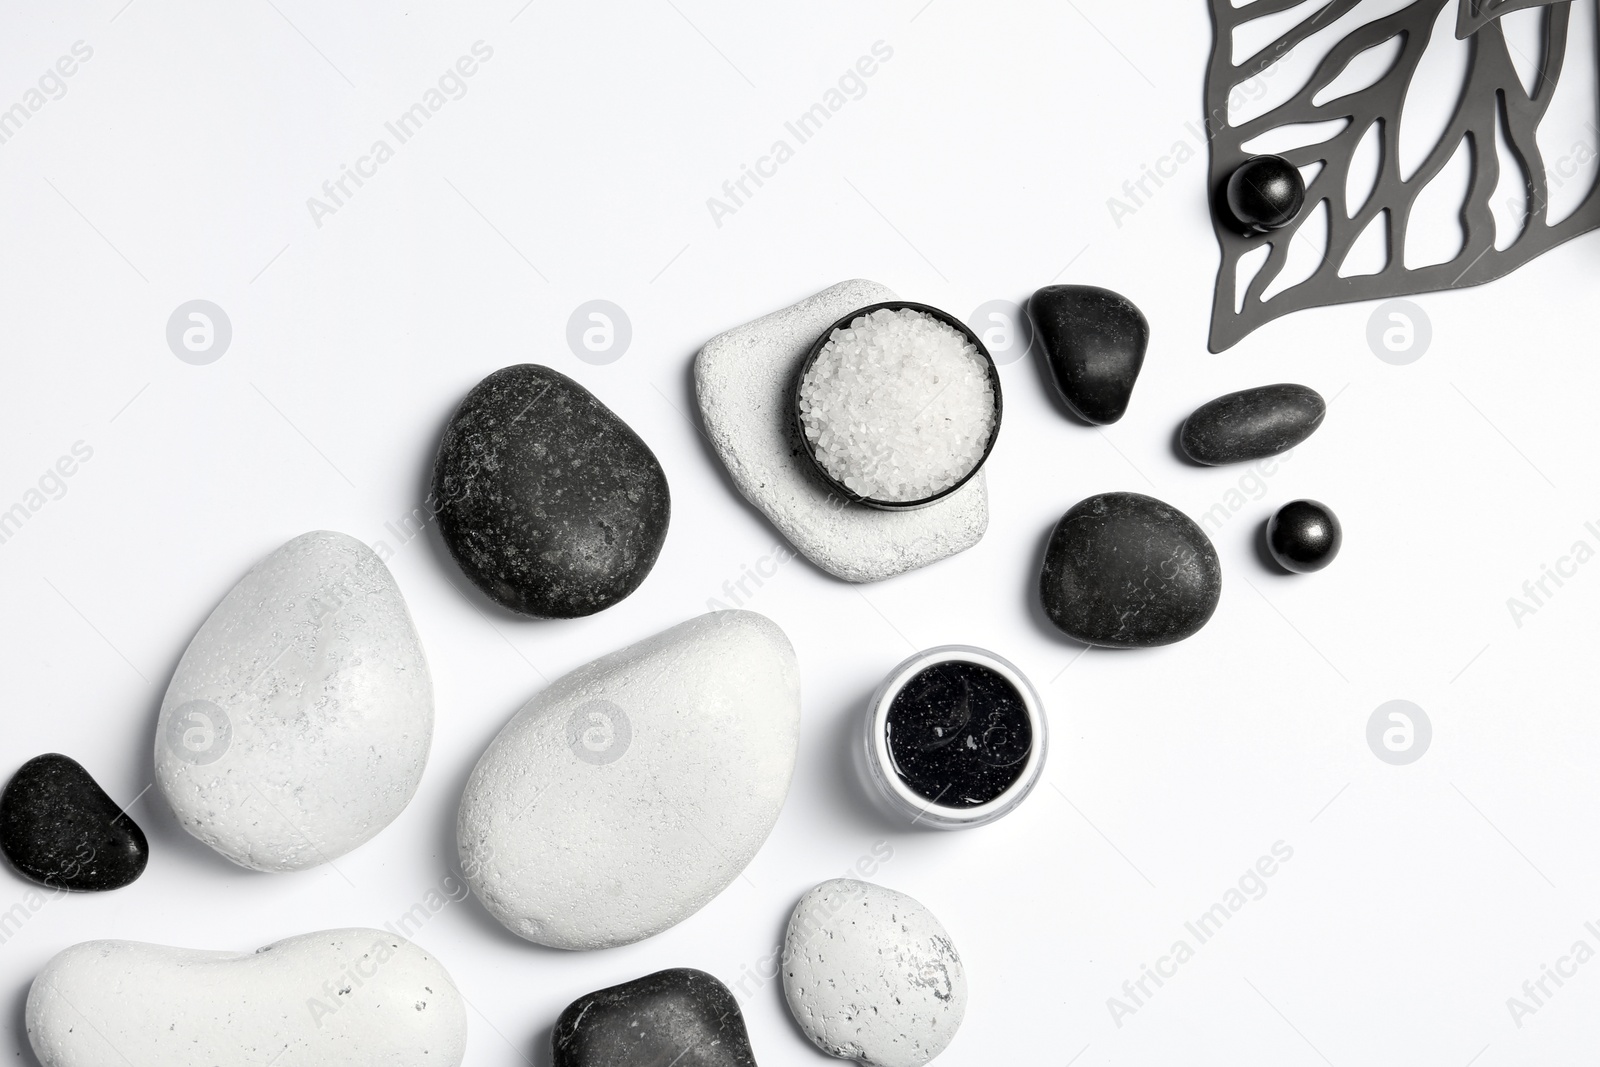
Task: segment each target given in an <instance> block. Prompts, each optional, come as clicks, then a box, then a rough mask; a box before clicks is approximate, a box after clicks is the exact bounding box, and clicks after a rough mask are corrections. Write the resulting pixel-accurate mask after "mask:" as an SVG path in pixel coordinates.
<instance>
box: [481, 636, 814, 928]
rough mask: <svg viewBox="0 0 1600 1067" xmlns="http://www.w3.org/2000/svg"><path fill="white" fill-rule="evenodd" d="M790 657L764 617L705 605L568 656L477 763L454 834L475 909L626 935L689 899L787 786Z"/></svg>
mask: <svg viewBox="0 0 1600 1067" xmlns="http://www.w3.org/2000/svg"><path fill="white" fill-rule="evenodd" d="M799 728H800V671H799V665H798V664H797V663H796V662H795V656H794V648H793V647H792V646H791V645H790V644H789V639H788V638H787V637H786V636H785V635H784V633H783V631H782V630H780V629H779V628H778V626H777V624H776V623H773V622H772V621H771V620H769V619H767V618H765V617H763V616H761V615H757V614H755V613H754V612H749V611H718V612H713V613H712V614H709V615H703V616H701V617H700V618H698V619H693V620H691V621H689V622H686V623H683V624H681V625H679V626H675V627H673V628H672V629H670V630H667V631H666V632H665V633H661V634H657V635H656V636H655V637H652V638H649V639H648V640H645V641H641V642H639V643H638V644H636V645H631V646H629V647H628V648H625V649H623V650H621V651H620V652H614V653H612V654H611V655H609V656H604V657H602V658H600V659H597V660H595V661H594V662H592V663H590V664H588V665H586V666H583V667H580V668H578V669H577V670H575V671H573V672H572V673H571V674H568V675H567V676H566V677H564V678H561V679H560V680H558V681H556V682H555V683H554V684H552V685H551V686H550V687H549V688H548V689H546V690H545V691H544V692H542V693H540V694H539V695H538V696H536V697H534V698H533V699H532V700H530V701H528V703H527V704H526V705H525V706H524V707H523V708H522V710H521V711H519V712H518V713H517V714H516V716H515V717H514V718H513V719H512V720H511V722H510V723H508V724H507V725H506V727H505V729H503V730H501V731H500V735H499V736H498V737H496V738H495V739H494V741H493V743H492V744H490V746H489V749H488V751H486V752H485V753H484V754H483V758H482V759H480V760H479V761H478V766H477V767H476V768H475V769H474V770H473V772H472V777H471V778H470V779H469V780H468V782H467V788H466V792H465V794H464V795H463V796H462V798H461V812H460V817H459V822H458V824H457V840H458V843H459V846H460V852H461V862H462V864H463V870H464V871H465V873H466V875H467V879H468V881H469V882H471V884H472V888H473V890H474V891H475V892H476V893H477V894H478V898H479V899H480V900H481V901H483V904H484V906H485V907H486V908H488V909H489V911H490V913H491V914H493V915H494V916H495V918H497V919H499V920H500V921H501V922H502V923H504V924H505V925H506V926H507V927H508V928H509V929H510V930H512V931H513V932H514V933H516V934H518V935H519V936H521V937H525V938H527V939H528V940H530V941H536V942H538V943H539V944H542V945H550V946H553V947H555V948H568V949H588V948H608V947H610V946H613V945H625V944H628V943H629V942H633V941H638V940H640V939H641V938H646V937H649V936H651V935H652V934H658V933H660V932H661V931H663V930H665V929H667V928H668V927H670V926H672V925H674V924H676V923H678V922H681V921H682V920H684V919H686V918H688V917H689V916H690V915H693V914H694V913H695V912H696V911H699V910H700V909H701V908H702V907H704V906H705V905H706V904H707V903H708V902H709V901H710V900H711V899H712V898H713V897H715V896H716V895H717V894H718V893H720V892H722V890H723V889H725V888H726V887H727V886H728V884H729V883H730V882H732V881H733V880H734V879H735V878H737V877H738V876H739V874H740V872H741V871H743V870H744V868H745V866H746V865H748V864H749V862H750V860H751V859H752V858H753V857H754V856H755V854H756V851H757V850H758V849H759V848H760V847H761V844H762V842H763V841H765V840H766V838H767V834H768V833H770V832H771V830H772V826H773V824H774V823H775V822H776V821H777V819H778V812H779V810H780V809H781V808H782V807H783V801H784V798H785V796H787V794H788V791H789V779H790V777H791V775H792V774H793V772H794V762H795V753H796V748H797V745H798V739H799Z"/></svg>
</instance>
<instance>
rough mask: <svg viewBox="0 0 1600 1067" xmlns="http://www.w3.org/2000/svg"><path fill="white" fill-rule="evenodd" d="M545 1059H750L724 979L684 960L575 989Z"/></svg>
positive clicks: (633, 1065)
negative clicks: (580, 992)
mask: <svg viewBox="0 0 1600 1067" xmlns="http://www.w3.org/2000/svg"><path fill="white" fill-rule="evenodd" d="M550 1045H551V1048H552V1050H553V1052H554V1059H553V1060H552V1067H668V1065H671V1067H755V1063H756V1059H755V1055H754V1053H753V1052H752V1051H751V1049H750V1037H749V1035H748V1034H746V1033H745V1028H744V1016H743V1015H741V1014H740V1013H739V1004H738V1002H737V1001H736V1000H734V997H733V994H732V993H731V992H730V991H729V990H728V987H727V986H725V985H723V984H722V983H721V982H719V981H717V980H716V979H715V978H713V977H712V976H711V975H709V974H706V973H705V972H704V971H696V970H690V969H689V968H686V967H678V968H674V969H673V970H670V971H657V972H656V973H655V974H651V975H646V976H645V977H643V978H637V979H635V980H633V981H631V982H624V983H622V984H621V985H614V986H611V987H610V988H609V989H602V990H600V991H598V992H595V993H589V994H586V995H584V996H581V997H579V998H578V999H577V1000H575V1001H573V1002H572V1003H571V1004H569V1005H567V1010H566V1011H564V1012H562V1013H561V1018H559V1019H558V1020H556V1026H555V1030H554V1032H552V1033H551V1035H550Z"/></svg>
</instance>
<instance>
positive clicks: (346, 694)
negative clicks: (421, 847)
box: [155, 530, 433, 871]
mask: <svg viewBox="0 0 1600 1067" xmlns="http://www.w3.org/2000/svg"><path fill="white" fill-rule="evenodd" d="M432 740H433V683H432V680H431V679H430V677H429V675H428V664H427V661H426V659H425V658H424V657H423V653H422V643H421V641H420V640H419V639H418V638H417V631H416V628H415V627H414V626H413V625H412V623H411V615H410V613H409V612H408V611H407V610H406V604H405V600H404V599H403V598H402V597H401V595H400V587H399V586H397V585H396V584H395V582H394V578H393V577H392V576H391V575H390V574H389V570H388V568H387V567H385V566H384V565H383V562H382V561H381V560H379V559H378V557H377V556H376V555H374V554H373V552H372V550H371V549H369V548H368V547H367V546H366V545H364V544H362V543H361V542H360V541H357V540H356V539H355V538H353V537H350V536H347V535H346V534H342V533H333V532H330V531H327V530H319V531H316V532H313V533H308V534H302V535H301V536H299V537H296V538H295V539H294V540H292V541H290V542H289V543H288V544H286V545H284V546H283V547H282V548H280V549H278V550H277V551H276V552H274V553H272V554H271V555H270V556H268V557H267V558H266V559H264V560H262V561H261V562H260V563H258V564H256V566H255V567H254V568H252V569H251V571H250V573H248V574H246V575H245V576H244V578H243V579H241V580H240V582H239V584H238V585H236V586H234V587H233V590H232V591H231V592H229V593H228V595H227V596H226V597H224V598H223V601H222V603H221V604H219V605H218V606H217V608H216V610H215V611H213V612H212V613H211V617H210V618H208V619H207V620H206V621H205V624H204V625H203V626H201V627H200V632H199V633H197V634H196V635H195V637H194V640H193V641H191V642H190V643H189V648H188V650H187V651H186V652H184V654H183V659H182V660H181V661H179V663H178V669H177V672H176V673H174V675H173V677H172V683H171V684H170V685H169V686H168V687H167V695H166V699H165V700H163V701H162V703H161V715H160V720H159V722H158V724H157V729H156V744H155V770H156V783H157V785H158V786H159V788H160V790H161V794H162V795H163V796H165V797H166V798H167V803H168V804H170V805H171V806H172V810H173V812H174V814H176V815H177V817H178V821H179V822H180V823H182V824H183V828H184V829H185V830H187V831H189V832H190V833H191V834H193V835H194V836H195V837H197V838H199V839H200V840H201V841H204V842H205V843H206V844H207V845H210V846H211V847H212V848H214V849H216V850H217V851H218V852H220V853H221V854H222V855H224V856H226V857H227V858H228V859H230V860H232V861H233V862H234V863H237V864H239V865H240V866H242V867H249V868H252V869H254V870H258V871H298V870H304V869H305V868H307V867H315V866H317V865H318V864H321V863H326V862H328V861H329V860H333V859H338V858H339V857H340V856H342V855H344V854H345V853H347V852H349V851H350V850H351V849H353V848H355V847H357V846H358V845H361V844H363V843H364V842H366V841H368V840H370V839H371V838H372V837H373V836H375V835H376V834H377V833H378V832H379V831H380V830H382V829H383V828H384V827H385V826H387V825H389V823H391V822H392V821H394V819H395V817H396V816H397V815H399V814H400V812H401V811H403V810H404V809H405V806H406V804H408V803H409V802H410V800H411V797H412V795H413V794H414V793H415V792H416V790H417V783H418V782H419V781H420V780H421V778H422V771H423V768H424V767H425V766H426V764H427V761H428V747H429V745H430V743H431V742H432Z"/></svg>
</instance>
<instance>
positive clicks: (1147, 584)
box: [1039, 493, 1222, 648]
mask: <svg viewBox="0 0 1600 1067" xmlns="http://www.w3.org/2000/svg"><path fill="white" fill-rule="evenodd" d="M1221 595H1222V565H1221V563H1220V562H1219V561H1218V560H1217V550H1216V549H1215V548H1214V547H1213V546H1212V544H1211V539H1210V538H1208V537H1206V535H1205V531H1204V530H1202V529H1200V527H1199V526H1197V525H1195V523H1194V520H1192V519H1190V518H1189V516H1187V515H1185V514H1183V513H1182V512H1181V511H1178V510H1177V509H1176V508H1173V507H1169V506H1168V505H1166V504H1163V503H1162V502H1161V501H1159V500H1156V499H1154V498H1153V497H1148V496H1142V495H1140V494H1138V493H1102V494H1100V495H1099V496H1092V497H1089V498H1088V499H1087V500H1083V501H1080V502H1079V503H1077V504H1075V505H1074V506H1073V508H1072V510H1070V511H1068V512H1067V513H1066V514H1065V515H1063V516H1062V517H1061V521H1060V522H1058V523H1056V528H1055V532H1054V533H1052V534H1051V535H1050V545H1049V547H1048V548H1047V549H1046V550H1045V556H1044V570H1043V572H1042V573H1041V574H1040V576H1039V597H1040V599H1041V600H1042V601H1043V603H1044V610H1045V614H1047V615H1049V616H1050V621H1051V622H1053V623H1055V624H1056V626H1058V627H1060V629H1061V631H1062V632H1063V633H1065V634H1067V635H1068V636H1069V637H1073V638H1075V639H1077V640H1079V641H1082V642H1084V643H1085V644H1090V645H1100V646H1103V647H1106V648H1149V647H1152V646H1155V645H1167V644H1171V643H1172V642H1174V641H1181V640H1183V639H1184V638H1185V637H1190V636H1193V635H1194V634H1195V633H1196V632H1197V631H1199V629H1200V628H1201V627H1202V626H1204V625H1205V624H1206V622H1207V621H1208V620H1209V619H1210V618H1211V613H1212V612H1214V611H1216V610H1217V599H1218V598H1219V597H1220V596H1221Z"/></svg>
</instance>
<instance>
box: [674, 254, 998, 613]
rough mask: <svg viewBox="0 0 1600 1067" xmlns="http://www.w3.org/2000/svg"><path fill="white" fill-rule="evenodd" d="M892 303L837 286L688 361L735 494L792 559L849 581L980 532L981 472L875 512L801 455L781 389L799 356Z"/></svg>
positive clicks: (923, 560)
mask: <svg viewBox="0 0 1600 1067" xmlns="http://www.w3.org/2000/svg"><path fill="white" fill-rule="evenodd" d="M896 299H899V298H898V297H896V296H895V294H894V293H893V292H891V291H890V290H889V289H888V288H886V287H885V286H882V285H879V284H878V283H877V282H869V281H861V280H857V281H848V282H840V283H839V284H838V285H835V286H832V287H831V288H828V289H824V290H823V291H822V292H820V293H818V294H817V295H815V296H811V297H807V298H806V299H804V300H802V301H800V302H799V303H798V304H795V305H793V306H792V307H787V308H784V309H783V310H782V311H775V312H773V313H772V314H770V315H767V316H764V317H763V318H759V319H756V320H755V321H754V322H751V323H746V324H745V325H743V326H738V327H735V328H734V329H732V330H729V331H728V332H727V333H722V334H718V335H717V336H716V337H713V338H712V339H711V340H710V341H708V342H706V345H705V347H704V348H702V349H701V350H700V354H699V355H698V356H696V357H695V361H694V382H695V392H696V394H697V395H698V397H699V400H700V414H701V417H702V418H703V420H704V422H705V428H706V433H707V435H708V436H709V437H710V438H711V444H712V447H713V448H715V449H716V452H717V456H718V457H719V458H720V459H721V460H722V462H723V463H724V464H725V465H726V466H727V468H728V473H730V474H732V475H733V481H734V484H735V485H737V486H738V487H739V492H741V493H742V494H744V497H745V499H746V500H748V501H750V503H752V504H754V505H755V506H756V507H757V508H758V509H759V510H760V511H761V513H762V514H763V515H765V516H766V517H767V518H769V519H771V520H772V524H773V525H774V526H776V527H777V528H778V530H779V531H780V532H781V533H782V534H783V536H785V537H787V538H788V539H789V541H790V543H792V544H793V545H794V547H795V548H796V549H798V550H799V551H800V554H801V555H803V556H805V557H806V558H807V559H809V560H810V561H811V562H813V563H815V564H816V565H817V566H819V567H821V568H822V569H823V570H825V571H827V572H828V573H829V574H832V575H834V576H835V577H838V578H843V579H844V580H845V581H849V582H876V581H879V580H881V579H884V578H892V577H894V576H895V575H896V574H904V573H905V572H906V571H912V570H916V569H917V568H918V567H926V566H927V565H928V564H930V563H935V562H937V561H939V560H941V559H944V558H945V557H946V556H953V555H955V554H956V553H957V552H960V551H963V550H964V549H968V548H971V547H972V546H973V545H975V544H977V543H978V541H979V540H980V539H982V537H983V532H984V530H985V529H987V528H988V525H989V495H988V490H987V489H986V488H985V486H984V476H983V472H982V471H979V472H978V475H977V477H975V478H973V479H972V480H971V481H969V482H968V483H967V484H966V485H964V486H962V487H961V489H960V490H958V491H957V492H955V493H952V494H951V495H950V496H948V497H946V498H945V499H944V500H941V501H939V502H938V503H937V504H933V505H931V506H929V507H925V508H921V509H918V510H916V511H878V510H876V509H874V508H869V507H866V506H864V505H861V504H856V503H853V502H851V501H849V500H846V499H845V498H844V497H841V496H839V495H838V494H837V493H835V492H833V490H832V489H830V488H829V487H828V485H827V484H826V483H825V482H823V480H822V478H821V476H820V475H818V474H817V472H816V471H815V470H814V469H813V468H812V466H811V461H810V459H808V458H807V457H806V455H805V453H804V452H803V451H802V447H803V446H802V445H801V443H800V438H799V430H798V429H797V428H795V426H794V422H793V419H791V418H790V415H789V391H790V389H791V388H792V386H793V383H794V377H795V375H796V374H798V373H799V371H800V364H801V362H802V361H803V360H804V359H805V356H806V353H807V352H809V351H810V350H811V346H812V345H813V344H814V343H816V340H817V338H818V337H819V336H820V335H821V334H822V331H823V330H826V329H827V328H828V327H829V326H831V325H832V324H833V323H834V322H836V321H837V320H839V319H841V318H843V317H844V316H845V315H848V314H849V313H850V312H852V311H855V310H857V309H859V308H864V307H867V306H869V305H871V304H878V303H882V302H884V301H886V300H896Z"/></svg>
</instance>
